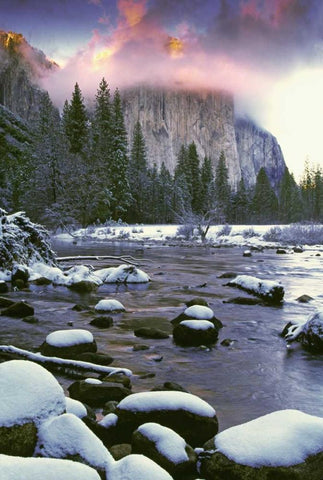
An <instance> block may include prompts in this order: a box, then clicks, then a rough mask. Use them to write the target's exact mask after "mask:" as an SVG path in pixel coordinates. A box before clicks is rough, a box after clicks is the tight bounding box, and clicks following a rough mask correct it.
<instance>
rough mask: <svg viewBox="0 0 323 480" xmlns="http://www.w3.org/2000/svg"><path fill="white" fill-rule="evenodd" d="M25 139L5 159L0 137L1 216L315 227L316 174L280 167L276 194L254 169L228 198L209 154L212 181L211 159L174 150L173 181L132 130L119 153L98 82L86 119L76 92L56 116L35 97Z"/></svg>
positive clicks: (110, 110) (119, 120)
mask: <svg viewBox="0 0 323 480" xmlns="http://www.w3.org/2000/svg"><path fill="white" fill-rule="evenodd" d="M7 128H9V127H8V125H7ZM10 128H12V127H10ZM30 131H31V133H30V136H29V137H28V138H27V134H26V132H23V131H21V130H19V135H21V137H22V140H21V139H20V140H21V141H24V136H26V141H25V143H24V148H23V149H22V150H21V151H20V152H18V153H19V155H18V154H16V155H13V152H12V150H17V147H16V146H15V142H11V143H8V141H5V138H4V135H2V137H0V158H1V166H0V201H1V204H2V206H3V207H4V208H5V209H6V210H7V211H17V210H25V211H26V212H27V214H28V215H29V216H30V217H31V219H32V220H33V221H38V222H41V223H44V224H46V225H47V226H48V227H50V228H53V229H57V228H59V227H60V228H63V227H64V226H67V225H69V226H71V225H73V226H79V225H81V226H87V225H90V224H93V223H97V222H98V223H104V222H105V221H107V220H108V219H112V220H119V219H121V220H123V221H125V222H128V223H182V222H185V219H186V218H189V217H190V216H192V215H206V214H208V213H209V212H212V217H213V218H214V221H215V222H218V223H225V222H229V223H235V224H239V223H240V224H248V223H250V224H251V223H252V224H257V223H291V222H298V221H317V222H319V221H322V219H323V176H322V170H321V168H320V167H310V166H309V165H308V164H306V165H305V171H304V175H303V178H302V180H301V182H300V184H299V185H298V184H297V183H296V181H295V179H294V177H293V175H292V174H290V172H289V171H288V169H287V168H286V170H285V173H284V175H283V177H282V180H281V183H280V187H279V191H278V192H275V191H274V190H273V188H272V187H271V185H270V181H269V179H268V177H267V174H266V171H265V169H264V168H261V169H260V171H259V173H258V176H257V181H256V184H255V186H254V187H253V188H252V189H247V188H246V186H245V184H244V181H243V180H241V181H240V183H239V185H238V186H237V189H236V190H234V191H233V190H232V189H231V187H230V184H229V181H228V169H227V165H226V159H225V155H224V153H223V152H218V156H219V160H218V163H217V167H216V171H215V173H214V172H213V170H212V166H211V160H210V158H208V157H205V158H203V159H200V158H199V156H198V154H197V150H196V146H195V144H194V143H191V144H190V145H187V146H184V145H183V146H182V147H181V149H180V151H179V153H178V158H177V165H176V168H175V171H174V174H171V173H170V172H169V171H168V169H167V168H166V166H165V165H164V164H162V165H161V167H160V169H158V168H157V166H156V165H154V164H153V162H151V161H149V162H148V159H147V154H146V148H145V139H144V137H143V134H142V130H141V126H140V123H139V122H137V123H136V125H135V128H134V132H133V135H132V141H131V145H128V141H127V132H126V129H125V124H124V117H123V111H122V102H121V98H120V93H119V91H118V90H116V91H115V93H114V95H113V97H112V96H111V94H110V90H109V86H108V84H107V82H106V81H105V79H103V80H102V81H101V83H100V85H99V87H98V90H97V93H96V96H95V105H94V110H93V112H92V113H89V112H88V111H87V109H86V107H85V103H84V99H83V96H82V92H81V90H80V88H79V86H78V84H76V85H75V88H74V92H73V94H72V98H71V100H70V101H66V102H65V105H64V109H63V113H62V115H60V114H59V112H58V110H57V109H56V108H55V107H54V106H53V104H52V102H51V100H50V98H49V95H48V94H47V93H44V95H43V97H42V101H41V105H40V111H39V117H38V120H37V121H36V123H35V124H34V125H32V126H31V130H30ZM9 134H10V132H9ZM16 153H17V152H16ZM151 165H153V166H151Z"/></svg>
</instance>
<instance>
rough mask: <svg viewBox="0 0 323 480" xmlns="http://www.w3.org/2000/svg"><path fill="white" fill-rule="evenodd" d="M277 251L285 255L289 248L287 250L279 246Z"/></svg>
mask: <svg viewBox="0 0 323 480" xmlns="http://www.w3.org/2000/svg"><path fill="white" fill-rule="evenodd" d="M276 253H277V254H278V255H285V254H286V253H287V250H285V249H284V248H277V250H276Z"/></svg>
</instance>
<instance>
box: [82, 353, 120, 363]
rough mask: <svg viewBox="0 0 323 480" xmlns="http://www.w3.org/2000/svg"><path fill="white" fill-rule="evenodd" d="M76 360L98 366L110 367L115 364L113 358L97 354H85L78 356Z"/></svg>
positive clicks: (104, 354)
mask: <svg viewBox="0 0 323 480" xmlns="http://www.w3.org/2000/svg"><path fill="white" fill-rule="evenodd" d="M76 360H81V361H82V362H89V363H95V364H96V365H105V366H107V365H110V363H112V362H113V360H114V359H113V357H111V356H110V355H107V354H106V353H96V352H83V353H80V354H78V355H77V356H76Z"/></svg>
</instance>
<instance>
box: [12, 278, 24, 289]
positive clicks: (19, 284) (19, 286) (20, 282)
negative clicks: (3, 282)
mask: <svg viewBox="0 0 323 480" xmlns="http://www.w3.org/2000/svg"><path fill="white" fill-rule="evenodd" d="M13 285H14V287H15V289H18V290H23V289H24V288H25V287H26V285H27V284H26V283H25V282H24V281H23V280H22V279H21V278H17V280H15V282H14V283H13Z"/></svg>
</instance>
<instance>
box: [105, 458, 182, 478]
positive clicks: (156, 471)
mask: <svg viewBox="0 0 323 480" xmlns="http://www.w3.org/2000/svg"><path fill="white" fill-rule="evenodd" d="M107 479H108V480H126V479H129V480H130V479H131V480H173V478H172V477H171V476H170V475H169V473H168V472H166V470H164V469H163V468H162V467H160V466H159V465H157V463H155V462H153V461H152V460H150V458H148V457H145V456H144V455H127V456H126V457H124V458H122V459H121V460H118V461H117V462H114V463H111V464H109V466H108V468H107Z"/></svg>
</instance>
